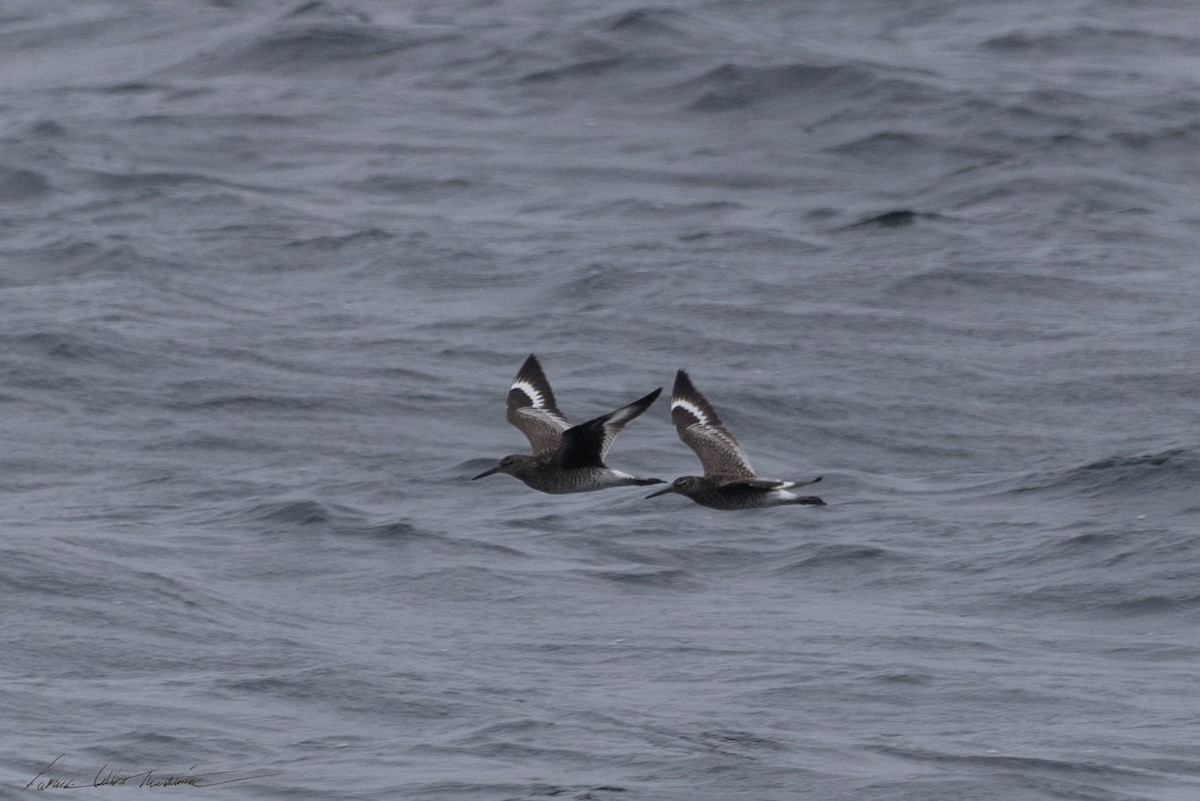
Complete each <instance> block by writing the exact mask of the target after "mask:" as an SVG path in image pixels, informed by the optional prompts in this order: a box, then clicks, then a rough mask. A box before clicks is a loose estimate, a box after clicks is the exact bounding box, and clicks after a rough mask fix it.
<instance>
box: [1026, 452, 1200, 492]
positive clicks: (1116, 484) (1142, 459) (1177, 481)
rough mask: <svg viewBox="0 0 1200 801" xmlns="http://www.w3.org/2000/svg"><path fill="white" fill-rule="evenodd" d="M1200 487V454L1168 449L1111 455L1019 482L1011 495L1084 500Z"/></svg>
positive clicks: (1043, 473)
mask: <svg viewBox="0 0 1200 801" xmlns="http://www.w3.org/2000/svg"><path fill="white" fill-rule="evenodd" d="M1198 484H1200V452H1198V451H1197V450H1196V449H1195V448H1186V447H1179V448H1169V449H1167V450H1163V451H1157V452H1152V453H1144V454H1137V455H1131V456H1129V455H1114V456H1109V457H1105V458H1103V459H1098V460H1096V461H1093V462H1088V463H1086V464H1083V465H1080V466H1078V467H1072V468H1067V469H1064V470H1055V471H1047V472H1042V473H1039V474H1036V475H1032V476H1028V477H1026V478H1024V479H1022V480H1021V481H1020V483H1019V485H1018V486H1016V487H1014V488H1013V489H1012V490H1010V492H1012V493H1013V494H1021V493H1031V492H1068V491H1069V492H1070V493H1072V494H1078V495H1081V496H1084V497H1090V498H1098V497H1112V496H1115V497H1125V496H1131V495H1139V496H1140V495H1142V494H1144V493H1147V492H1156V491H1162V490H1186V489H1192V488H1195V487H1196V486H1197V485H1198Z"/></svg>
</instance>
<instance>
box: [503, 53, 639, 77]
mask: <svg viewBox="0 0 1200 801" xmlns="http://www.w3.org/2000/svg"><path fill="white" fill-rule="evenodd" d="M626 63H627V60H626V59H625V58H623V57H620V56H610V57H607V58H595V59H590V60H587V61H581V62H578V63H575V64H568V65H566V66H562V67H555V68H553V69H544V70H537V71H536V72H530V73H528V74H526V75H523V76H521V78H520V79H519V82H521V83H529V84H538V83H551V82H558V81H565V82H576V81H581V80H585V79H588V78H596V77H599V76H602V75H607V74H608V73H610V72H612V71H614V70H616V69H618V68H620V67H622V66H623V65H625V64H626Z"/></svg>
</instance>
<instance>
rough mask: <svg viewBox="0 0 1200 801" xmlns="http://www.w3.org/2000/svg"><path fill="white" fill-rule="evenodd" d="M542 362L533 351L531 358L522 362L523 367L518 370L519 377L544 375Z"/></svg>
mask: <svg viewBox="0 0 1200 801" xmlns="http://www.w3.org/2000/svg"><path fill="white" fill-rule="evenodd" d="M544 375H545V374H544V372H543V371H542V363H541V362H540V361H538V357H537V356H536V355H535V354H533V353H531V354H529V358H528V359H526V360H525V361H523V362H522V363H521V369H520V370H518V371H517V378H518V379H521V378H529V377H530V376H543V377H544Z"/></svg>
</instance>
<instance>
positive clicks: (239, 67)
mask: <svg viewBox="0 0 1200 801" xmlns="http://www.w3.org/2000/svg"><path fill="white" fill-rule="evenodd" d="M459 41H462V36H461V35H459V34H456V33H455V34H446V33H441V32H438V33H428V32H416V31H413V30H406V29H402V28H397V27H387V26H384V25H380V24H373V23H365V22H360V21H355V20H353V19H351V20H344V21H312V22H302V21H299V20H293V21H289V22H287V23H284V24H283V25H282V26H281V27H280V29H279V30H275V31H271V32H269V33H265V34H262V35H260V36H258V37H257V38H256V39H255V40H254V41H252V42H248V43H239V44H233V45H231V46H229V47H227V48H225V49H224V50H223V51H221V52H219V53H217V54H214V55H209V56H205V57H204V59H203V61H204V62H205V63H206V65H207V66H208V68H209V69H212V70H216V71H219V72H223V73H225V72H259V73H267V74H281V75H288V74H291V73H292V72H294V71H295V70H307V71H310V72H312V73H314V74H329V75H334V76H337V75H345V74H346V70H347V69H348V68H349V67H351V66H353V65H355V64H371V63H376V62H380V61H381V60H384V59H386V58H388V57H391V56H394V55H396V54H399V53H403V52H405V51H409V50H412V49H414V48H419V47H422V46H430V45H437V44H444V43H447V42H459Z"/></svg>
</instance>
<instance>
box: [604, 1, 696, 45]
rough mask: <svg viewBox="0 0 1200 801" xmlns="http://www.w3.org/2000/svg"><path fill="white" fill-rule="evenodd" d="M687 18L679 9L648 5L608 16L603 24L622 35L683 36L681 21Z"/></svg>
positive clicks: (610, 30)
mask: <svg viewBox="0 0 1200 801" xmlns="http://www.w3.org/2000/svg"><path fill="white" fill-rule="evenodd" d="M686 18H687V17H686V14H685V13H684V12H683V11H681V10H678V9H673V8H665V7H646V8H633V9H630V10H628V11H623V12H621V13H619V14H616V15H614V16H609V17H606V18H605V19H604V20H603V22H602V23H601V24H602V25H603V27H604V29H605V30H607V31H608V32H610V33H614V34H620V35H621V36H627V37H638V38H642V37H653V38H655V39H657V38H659V37H661V36H663V35H673V36H682V35H683V32H682V31H681V30H680V23H681V22H683V21H684V20H685V19H686Z"/></svg>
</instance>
